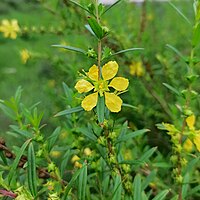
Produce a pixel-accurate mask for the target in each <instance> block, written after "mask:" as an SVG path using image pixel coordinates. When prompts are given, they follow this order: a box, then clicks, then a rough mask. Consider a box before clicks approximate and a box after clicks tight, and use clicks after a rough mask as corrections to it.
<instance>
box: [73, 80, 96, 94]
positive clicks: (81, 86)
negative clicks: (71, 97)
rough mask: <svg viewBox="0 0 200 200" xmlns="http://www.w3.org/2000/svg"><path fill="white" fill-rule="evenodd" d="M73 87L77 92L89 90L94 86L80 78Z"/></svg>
mask: <svg viewBox="0 0 200 200" xmlns="http://www.w3.org/2000/svg"><path fill="white" fill-rule="evenodd" d="M75 88H76V89H77V90H78V92H79V93H83V92H89V91H90V90H92V89H93V88H94V86H93V85H92V84H91V83H90V82H88V81H86V80H84V79H81V80H79V81H78V82H77V83H76V85H75Z"/></svg>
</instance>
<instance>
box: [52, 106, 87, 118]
mask: <svg viewBox="0 0 200 200" xmlns="http://www.w3.org/2000/svg"><path fill="white" fill-rule="evenodd" d="M82 110H83V108H82V107H81V106H78V107H75V108H69V109H67V110H63V111H60V112H59V113H57V114H55V115H54V117H59V116H62V115H70V114H72V113H76V112H80V111H82Z"/></svg>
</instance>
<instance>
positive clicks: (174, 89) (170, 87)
mask: <svg viewBox="0 0 200 200" xmlns="http://www.w3.org/2000/svg"><path fill="white" fill-rule="evenodd" d="M163 85H164V86H165V87H166V88H168V89H169V90H171V91H172V92H173V93H175V94H176V95H177V96H181V94H180V92H179V91H178V90H177V89H176V88H174V87H172V86H171V85H169V84H167V83H163Z"/></svg>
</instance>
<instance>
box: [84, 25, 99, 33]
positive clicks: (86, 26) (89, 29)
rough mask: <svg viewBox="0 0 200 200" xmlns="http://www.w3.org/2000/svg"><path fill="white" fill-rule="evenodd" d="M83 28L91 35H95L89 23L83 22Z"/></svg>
mask: <svg viewBox="0 0 200 200" xmlns="http://www.w3.org/2000/svg"><path fill="white" fill-rule="evenodd" d="M85 28H86V29H87V30H88V31H89V32H90V33H91V34H92V35H93V36H96V35H95V33H94V31H93V30H92V29H91V27H90V25H89V24H85Z"/></svg>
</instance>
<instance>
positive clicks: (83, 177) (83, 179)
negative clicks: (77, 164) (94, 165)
mask: <svg viewBox="0 0 200 200" xmlns="http://www.w3.org/2000/svg"><path fill="white" fill-rule="evenodd" d="M86 185H87V165H86V164H85V163H84V164H83V170H82V171H81V173H80V175H79V184H78V198H79V199H81V200H85V191H86Z"/></svg>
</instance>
